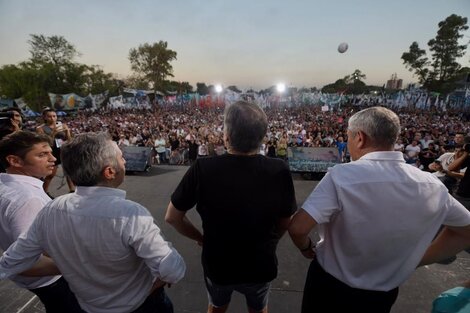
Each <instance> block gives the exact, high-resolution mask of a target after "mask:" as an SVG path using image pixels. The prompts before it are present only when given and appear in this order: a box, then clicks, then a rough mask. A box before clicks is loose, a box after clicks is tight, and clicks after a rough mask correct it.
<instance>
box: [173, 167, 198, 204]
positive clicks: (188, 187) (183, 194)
mask: <svg viewBox="0 0 470 313" xmlns="http://www.w3.org/2000/svg"><path fill="white" fill-rule="evenodd" d="M198 166H199V162H198V161H196V163H194V164H193V165H192V166H191V167H190V168H189V169H188V171H187V172H186V174H185V175H184V176H183V179H182V180H181V182H180V183H179V184H178V187H176V190H175V191H174V192H173V194H172V195H171V203H173V205H174V206H175V208H176V209H178V210H180V211H188V210H190V209H191V208H192V207H193V206H194V205H195V204H196V202H197V194H198V189H199V179H198V177H199V175H198Z"/></svg>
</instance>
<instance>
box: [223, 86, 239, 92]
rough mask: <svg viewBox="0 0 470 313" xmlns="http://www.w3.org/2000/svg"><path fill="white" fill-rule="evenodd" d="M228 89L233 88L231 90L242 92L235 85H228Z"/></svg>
mask: <svg viewBox="0 0 470 313" xmlns="http://www.w3.org/2000/svg"><path fill="white" fill-rule="evenodd" d="M227 89H228V90H231V91H233V92H236V93H241V92H242V91H241V90H240V89H238V87H237V86H234V85H232V86H228V87H227Z"/></svg>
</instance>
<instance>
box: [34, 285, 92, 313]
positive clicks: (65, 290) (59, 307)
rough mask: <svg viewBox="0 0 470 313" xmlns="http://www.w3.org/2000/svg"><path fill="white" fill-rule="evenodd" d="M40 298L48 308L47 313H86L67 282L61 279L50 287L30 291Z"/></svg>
mask: <svg viewBox="0 0 470 313" xmlns="http://www.w3.org/2000/svg"><path fill="white" fill-rule="evenodd" d="M29 291H31V292H32V293H34V294H36V296H38V298H39V300H41V302H42V304H44V307H45V308H46V312H47V313H64V312H67V313H69V312H70V313H82V312H85V311H83V310H82V309H81V308H80V305H79V304H78V302H77V299H76V298H75V295H74V294H73V292H72V291H71V290H70V288H69V284H67V281H66V280H65V279H64V278H63V277H61V278H59V279H58V280H57V281H55V282H54V283H52V284H50V285H49V286H45V287H41V288H36V289H30V290H29Z"/></svg>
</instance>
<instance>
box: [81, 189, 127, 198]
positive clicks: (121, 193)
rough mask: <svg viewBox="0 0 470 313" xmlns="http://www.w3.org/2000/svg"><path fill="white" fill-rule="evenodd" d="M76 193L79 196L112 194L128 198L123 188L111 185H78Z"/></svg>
mask: <svg viewBox="0 0 470 313" xmlns="http://www.w3.org/2000/svg"><path fill="white" fill-rule="evenodd" d="M75 193H76V194H77V195H79V196H87V197H90V196H100V197H103V196H112V197H119V198H123V199H125V198H126V192H125V191H124V190H122V189H118V188H111V187H101V186H92V187H87V186H77V188H76V190H75Z"/></svg>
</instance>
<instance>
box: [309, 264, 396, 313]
mask: <svg viewBox="0 0 470 313" xmlns="http://www.w3.org/2000/svg"><path fill="white" fill-rule="evenodd" d="M397 297H398V287H397V288H395V289H392V290H390V291H387V292H384V291H372V290H364V289H357V288H352V287H349V286H348V285H346V284H344V283H343V282H341V281H339V280H338V279H336V278H335V277H333V276H331V275H330V274H328V273H327V272H325V271H324V270H323V268H322V267H321V266H320V264H318V262H317V260H316V259H314V260H313V261H312V263H310V267H309V269H308V274H307V280H306V282H305V288H304V296H303V299H302V313H312V312H361V313H389V312H390V309H391V308H392V305H393V304H394V303H395V300H396V299H397Z"/></svg>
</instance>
